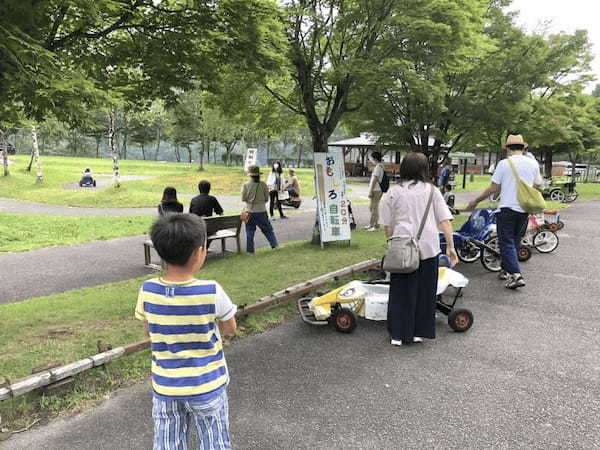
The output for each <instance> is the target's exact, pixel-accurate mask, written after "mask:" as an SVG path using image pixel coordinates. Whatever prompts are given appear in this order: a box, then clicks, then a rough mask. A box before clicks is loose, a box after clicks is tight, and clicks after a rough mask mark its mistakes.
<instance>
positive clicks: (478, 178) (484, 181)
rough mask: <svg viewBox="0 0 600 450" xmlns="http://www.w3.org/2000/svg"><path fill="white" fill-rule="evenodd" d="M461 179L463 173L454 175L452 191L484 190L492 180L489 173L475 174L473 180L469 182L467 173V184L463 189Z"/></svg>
mask: <svg viewBox="0 0 600 450" xmlns="http://www.w3.org/2000/svg"><path fill="white" fill-rule="evenodd" d="M463 179H464V175H456V177H455V179H454V181H455V183H456V184H455V185H454V189H453V191H454V192H477V191H484V190H485V189H487V188H488V187H490V183H491V182H492V177H491V175H475V180H474V181H473V182H471V178H470V175H467V184H466V187H465V189H463V187H462V185H463Z"/></svg>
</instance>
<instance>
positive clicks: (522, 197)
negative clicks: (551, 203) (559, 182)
mask: <svg viewBox="0 0 600 450" xmlns="http://www.w3.org/2000/svg"><path fill="white" fill-rule="evenodd" d="M508 165H509V166H510V168H511V170H512V173H513V176H514V177H515V179H516V180H517V200H518V201H519V204H520V205H521V208H523V209H524V210H525V212H526V213H529V214H539V213H541V212H543V211H544V209H546V201H545V200H544V197H543V196H542V193H541V192H540V191H538V190H537V189H536V188H534V187H531V186H529V185H528V184H527V183H525V182H524V181H523V180H521V177H519V174H518V173H517V168H516V167H515V165H514V163H513V162H512V161H511V160H510V158H508Z"/></svg>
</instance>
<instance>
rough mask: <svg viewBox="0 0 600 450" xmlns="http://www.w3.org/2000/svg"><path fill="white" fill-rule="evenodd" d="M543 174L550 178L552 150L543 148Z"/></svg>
mask: <svg viewBox="0 0 600 450" xmlns="http://www.w3.org/2000/svg"><path fill="white" fill-rule="evenodd" d="M544 175H545V176H546V178H552V150H550V149H546V150H544Z"/></svg>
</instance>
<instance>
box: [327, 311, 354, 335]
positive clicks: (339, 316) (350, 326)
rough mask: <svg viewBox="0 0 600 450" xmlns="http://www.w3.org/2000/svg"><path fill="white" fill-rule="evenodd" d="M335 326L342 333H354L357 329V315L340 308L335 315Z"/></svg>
mask: <svg viewBox="0 0 600 450" xmlns="http://www.w3.org/2000/svg"><path fill="white" fill-rule="evenodd" d="M333 326H334V327H335V329H336V330H338V331H339V332H340V333H352V332H353V331H354V329H355V328H356V314H354V311H351V310H349V309H347V308H338V310H337V311H336V312H335V313H334V314H333Z"/></svg>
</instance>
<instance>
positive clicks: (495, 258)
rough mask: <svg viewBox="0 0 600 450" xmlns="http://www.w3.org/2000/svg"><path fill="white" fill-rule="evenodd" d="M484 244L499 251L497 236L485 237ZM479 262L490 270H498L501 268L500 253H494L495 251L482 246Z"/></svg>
mask: <svg viewBox="0 0 600 450" xmlns="http://www.w3.org/2000/svg"><path fill="white" fill-rule="evenodd" d="M485 244H486V245H487V246H488V247H490V248H492V249H494V250H496V251H497V252H499V251H500V244H499V241H498V237H493V238H489V239H486V241H485ZM481 264H482V265H483V267H485V268H486V269H487V270H489V271H490V272H500V270H501V269H502V267H501V264H502V258H501V257H500V255H496V254H495V253H493V252H491V251H489V250H488V249H487V248H485V247H484V248H483V249H482V250H481Z"/></svg>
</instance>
